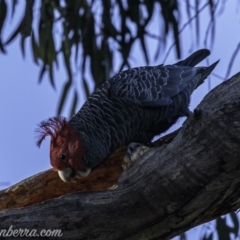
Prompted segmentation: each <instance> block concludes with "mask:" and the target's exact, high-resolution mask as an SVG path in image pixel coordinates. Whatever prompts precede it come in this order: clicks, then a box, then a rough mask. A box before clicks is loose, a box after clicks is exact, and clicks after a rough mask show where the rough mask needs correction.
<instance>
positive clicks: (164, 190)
mask: <svg viewBox="0 0 240 240" xmlns="http://www.w3.org/2000/svg"><path fill="white" fill-rule="evenodd" d="M197 109H200V110H201V114H200V115H199V116H198V115H197V114H195V115H192V116H191V117H189V118H188V119H187V121H186V122H185V123H184V124H183V127H182V129H181V131H180V132H179V133H178V135H177V136H176V137H175V138H174V140H173V141H172V142H171V143H169V144H164V145H162V146H161V147H155V148H152V149H150V150H148V151H147V152H146V153H145V154H144V155H143V156H142V157H140V158H139V159H138V160H137V161H136V162H134V163H133V164H131V165H130V167H128V168H127V170H126V171H124V172H123V173H122V175H121V176H120V178H119V180H118V187H117V188H116V189H114V190H103V191H97V192H96V191H94V192H77V193H72V194H68V195H64V196H62V197H60V198H55V199H50V200H48V201H45V202H43V203H40V204H37V205H33V206H28V207H24V208H20V209H7V210H2V211H0V222H1V228H6V229H8V228H9V226H10V225H13V227H14V228H29V229H37V230H39V231H40V230H41V229H61V230H62V232H63V238H64V239H76V240H79V239H81V240H83V239H103V240H106V239H108V240H111V239H113V240H116V239H136V240H140V239H169V238H171V237H174V236H176V235H179V234H180V233H182V232H184V231H186V230H188V229H190V228H192V227H194V226H197V225H199V224H202V223H204V222H207V221H210V220H212V219H214V218H216V217H218V216H220V215H222V214H226V213H228V212H230V211H234V210H236V209H237V208H239V206H240V197H239V196H240V187H239V186H240V165H239V163H240V74H237V75H235V76H234V77H232V78H231V79H230V80H228V81H225V82H223V83H222V84H221V85H219V86H218V87H216V88H215V89H214V90H212V91H211V92H210V93H208V94H207V96H206V97H205V98H204V99H203V101H202V102H201V104H200V105H199V106H198V107H197ZM92 174H94V173H92ZM99 181H102V180H101V179H99ZM63 184H64V183H63ZM0 199H1V196H0Z"/></svg>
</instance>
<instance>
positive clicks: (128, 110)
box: [39, 49, 218, 180]
mask: <svg viewBox="0 0 240 240" xmlns="http://www.w3.org/2000/svg"><path fill="white" fill-rule="evenodd" d="M209 54H210V51H209V50H207V49H202V50H199V51H197V52H195V53H193V54H192V55H191V56H189V57H188V58H187V59H185V60H183V61H180V62H178V63H176V64H174V65H165V66H163V65H159V66H155V67H138V68H133V69H129V70H126V71H123V72H120V73H118V74H117V75H116V76H114V77H112V78H111V79H109V80H108V81H106V82H105V83H104V84H103V85H101V86H100V87H99V88H98V89H96V91H95V92H94V93H93V94H92V95H91V96H90V97H89V99H88V100H87V101H86V102H85V104H84V105H83V107H82V108H81V109H80V111H79V112H78V113H77V114H76V115H74V116H73V117H72V118H71V119H70V121H69V128H70V129H71V130H70V131H73V132H74V134H75V135H76V136H78V137H76V138H79V139H78V140H77V141H79V142H80V143H81V144H80V143H79V144H80V145H81V147H82V148H83V149H84V154H83V151H81V156H80V155H79V154H74V153H71V151H69V148H70V147H69V146H67V144H65V145H66V146H64V147H63V146H56V147H57V148H59V149H61V150H59V152H58V153H57V154H60V153H61V151H62V152H64V154H65V152H67V154H66V155H68V159H69V160H68V161H67V162H68V163H69V164H66V163H64V164H65V165H64V166H67V167H70V168H71V169H72V171H73V172H74V173H73V172H71V174H72V175H75V174H78V172H79V171H83V172H84V171H85V172H86V171H88V172H89V169H92V168H94V167H96V166H98V165H100V164H101V163H102V162H103V161H104V159H106V158H107V157H108V156H109V155H110V154H111V153H112V152H113V151H115V150H116V149H117V148H119V147H121V146H123V145H127V144H129V143H131V142H139V143H143V144H147V143H149V142H150V141H151V140H152V138H153V137H154V136H155V135H159V134H161V133H163V132H165V131H166V130H167V129H169V128H170V127H171V126H172V125H173V124H174V123H175V122H176V121H177V120H178V118H179V117H182V116H188V115H189V109H188V106H189V103H190V96H191V94H192V92H193V91H194V90H195V89H196V88H197V87H198V86H199V85H200V84H202V83H203V81H204V79H205V78H206V77H207V76H208V75H209V74H210V73H211V72H212V70H213V69H214V67H215V66H216V65H217V63H218V61H217V62H215V63H214V64H212V65H211V66H209V67H194V66H195V65H196V64H198V63H199V62H200V61H202V60H203V59H205V58H206V57H207V56H208V55H209ZM40 127H41V125H40ZM45 135H46V134H45ZM45 135H44V136H45ZM57 135H61V133H59V132H58V133H57ZM42 140H43V138H40V140H39V142H40V143H41V141H42ZM71 141H72V140H71ZM54 142H56V139H54V137H52V144H51V145H53V143H54ZM73 142H74V141H73ZM55 145H56V144H55ZM63 149H64V150H63ZM77 158H78V159H77ZM55 161H61V160H59V156H55V155H52V154H51V163H52V165H53V166H56V165H58V166H59V163H58V164H55ZM77 161H82V163H83V165H84V166H85V167H84V169H76V168H75V167H74V165H75V163H76V162H77ZM55 168H56V167H55ZM86 169H87V170H86ZM56 170H61V171H62V169H56ZM68 174H69V173H68ZM72 175H71V177H72ZM61 177H62V178H63V180H69V179H70V177H68V178H66V179H64V177H63V176H61Z"/></svg>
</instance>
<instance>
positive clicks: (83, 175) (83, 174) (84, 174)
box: [76, 168, 92, 177]
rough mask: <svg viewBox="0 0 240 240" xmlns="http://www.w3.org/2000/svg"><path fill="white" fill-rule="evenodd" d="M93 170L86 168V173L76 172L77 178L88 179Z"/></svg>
mask: <svg viewBox="0 0 240 240" xmlns="http://www.w3.org/2000/svg"><path fill="white" fill-rule="evenodd" d="M91 170H92V169H91V168H86V169H85V170H84V171H76V176H77V177H87V176H88V175H89V173H90V172H91Z"/></svg>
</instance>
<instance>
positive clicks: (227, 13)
mask: <svg viewBox="0 0 240 240" xmlns="http://www.w3.org/2000/svg"><path fill="white" fill-rule="evenodd" d="M190 2H191V1H190ZM200 2H201V4H200V5H201V6H202V5H204V3H205V2H206V1H200ZM21 4H23V1H21V2H20V3H19V6H20V9H19V11H18V15H17V17H16V18H15V19H14V20H13V21H11V20H9V21H8V23H7V25H6V26H5V28H4V31H3V35H4V36H9V34H10V33H11V32H12V31H13V29H14V27H16V22H18V21H19V19H20V18H21V16H22V15H21V14H22V10H21V9H23V8H22V7H23V5H22V6H21ZM181 7H184V4H183V5H182V6H181ZM219 9H220V8H219ZM239 10H240V8H239V5H237V1H234V0H231V1H227V3H226V5H225V9H224V12H223V13H222V15H221V16H219V17H218V18H217V23H216V35H215V41H214V44H213V47H212V48H211V51H212V54H211V56H210V57H209V58H208V60H209V63H213V62H214V61H216V60H218V59H221V61H220V62H219V64H218V66H217V67H216V69H215V70H214V72H215V73H216V74H218V75H220V76H223V77H225V75H226V71H227V66H228V63H229V60H230V58H231V55H232V53H233V52H234V50H235V48H236V46H237V44H238V43H239V41H240V39H239V38H238V36H239V33H238V32H236V30H235V29H237V30H239V24H240V23H239V20H240V12H239ZM208 15H209V14H208V9H205V10H204V11H203V12H202V13H201V22H200V27H201V28H200V30H201V34H200V37H199V45H198V46H196V45H195V46H193V48H191V46H192V40H193V37H194V36H193V35H194V34H193V33H191V31H190V30H189V28H186V29H185V30H184V31H183V34H182V36H181V40H182V49H183V54H182V56H183V58H185V57H187V56H188V55H189V54H190V53H191V52H189V50H190V49H192V51H195V50H197V49H200V48H203V47H204V37H205V31H206V27H207V24H208V21H209V16H208ZM181 17H182V21H181V22H180V25H181V26H183V25H184V23H185V22H186V20H187V18H186V16H181ZM149 28H156V29H159V28H160V26H159V23H158V21H157V20H156V19H155V21H153V22H152V23H151V24H150V26H149ZM192 29H193V30H194V26H193V27H192ZM29 41H30V39H27V44H26V57H25V59H23V57H22V54H21V51H20V42H19V39H16V40H14V41H13V43H11V44H10V45H9V46H8V47H7V48H6V50H7V54H5V55H4V54H2V53H0V70H1V77H0V110H1V117H0V126H1V128H0V129H1V132H0V151H1V157H2V159H1V161H0V169H1V175H0V189H3V188H5V187H7V186H3V185H1V183H4V182H5V183H7V182H8V183H9V184H10V185H13V184H15V183H17V182H19V181H21V180H23V179H25V178H27V177H29V176H32V175H34V174H36V173H39V172H41V171H44V170H47V169H49V168H50V167H51V165H50V163H49V143H50V139H46V140H45V141H44V142H43V143H42V146H41V148H40V149H39V148H37V147H36V145H35V140H36V139H35V133H34V130H35V129H36V127H37V124H38V123H39V122H40V121H42V120H45V119H47V118H49V117H52V116H54V115H55V114H56V109H57V104H58V99H59V95H60V93H61V86H62V84H63V83H64V82H65V81H66V80H67V75H66V72H65V70H64V68H63V66H61V65H60V68H59V70H58V72H57V73H56V74H55V78H56V79H57V88H56V90H54V89H53V88H52V87H51V86H50V84H49V81H48V78H47V76H45V77H44V79H43V82H42V83H41V84H38V76H39V71H40V69H39V67H38V66H37V65H35V64H34V63H33V61H32V54H31V51H30V47H29V46H30V44H29ZM171 43H172V40H171V36H170V37H169V41H168V45H167V46H166V51H167V50H168V48H169V46H170V45H171ZM207 46H211V45H210V44H208V45H207ZM156 47H157V43H156V42H154V41H149V44H148V51H149V56H150V59H151V65H157V64H160V63H162V61H163V59H164V57H165V54H166V52H165V53H163V54H162V55H161V56H160V57H159V58H158V59H157V61H153V59H154V57H153V56H154V53H155V50H156ZM239 60H240V54H239V56H237V58H236V60H235V64H234V65H233V68H232V70H231V72H230V76H232V75H234V74H235V73H237V72H238V71H239V70H240V68H239V67H238V65H237V62H239ZM176 61H177V59H176V56H175V51H174V49H173V50H172V51H171V53H170V55H169V57H168V58H167V60H166V63H169V64H171V63H174V62H176ZM118 62H119V60H118V59H116V66H117V63H118ZM203 64H207V63H206V61H204V62H202V65H203ZM142 65H145V63H144V61H143V57H142V55H141V54H140V53H139V51H138V46H137V45H136V46H135V48H134V50H133V51H132V60H131V66H132V67H137V66H142ZM116 69H117V67H116ZM210 81H211V84H210V85H211V88H213V87H214V86H216V85H218V84H219V83H221V82H222V80H220V79H218V78H216V77H211V79H210ZM90 85H91V88H92V89H93V86H92V84H91V83H90ZM208 89H209V83H208V81H206V83H204V84H203V86H201V87H199V89H197V90H196V91H195V92H194V94H193V96H192V101H191V105H190V109H194V108H195V107H196V106H197V104H198V103H200V101H201V100H202V98H203V97H204V96H205V95H206V93H207V92H208ZM84 101H85V99H84V94H81V102H80V103H79V106H78V107H79V108H80V107H81V105H82V104H83V103H84ZM69 108H70V103H69V102H67V104H66V106H65V108H64V110H63V113H62V115H63V116H66V117H68V114H69V110H68V109H69ZM182 122H183V120H181V121H179V122H178V124H176V126H174V128H178V127H179V126H180V125H181V124H182ZM174 128H172V129H171V130H173V129H174ZM191 232H192V233H190V234H198V235H199V234H200V232H201V229H200V228H198V230H196V229H195V230H194V229H193V230H191Z"/></svg>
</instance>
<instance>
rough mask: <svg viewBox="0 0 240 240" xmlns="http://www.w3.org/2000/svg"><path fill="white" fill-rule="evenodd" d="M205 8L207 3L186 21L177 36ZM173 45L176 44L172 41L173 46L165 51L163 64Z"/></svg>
mask: <svg viewBox="0 0 240 240" xmlns="http://www.w3.org/2000/svg"><path fill="white" fill-rule="evenodd" d="M207 6H208V3H205V4H204V5H203V6H202V7H201V8H200V9H199V10H198V11H197V13H196V14H195V15H194V16H193V17H191V18H190V19H189V20H188V22H186V23H185V24H184V25H183V26H182V28H181V29H180V30H179V32H178V35H179V34H180V33H181V32H182V31H183V30H184V29H185V28H186V27H187V26H188V25H189V24H190V23H191V22H192V21H193V20H194V19H195V18H196V17H197V16H198V14H199V13H200V12H202V11H203V10H204V9H205V8H206V7H207ZM175 44H176V41H174V42H173V44H172V45H171V46H170V47H169V49H168V51H167V53H166V55H165V58H164V59H163V63H165V62H166V60H167V58H168V56H169V54H170V52H171V50H172V48H173V47H174V46H175Z"/></svg>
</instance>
